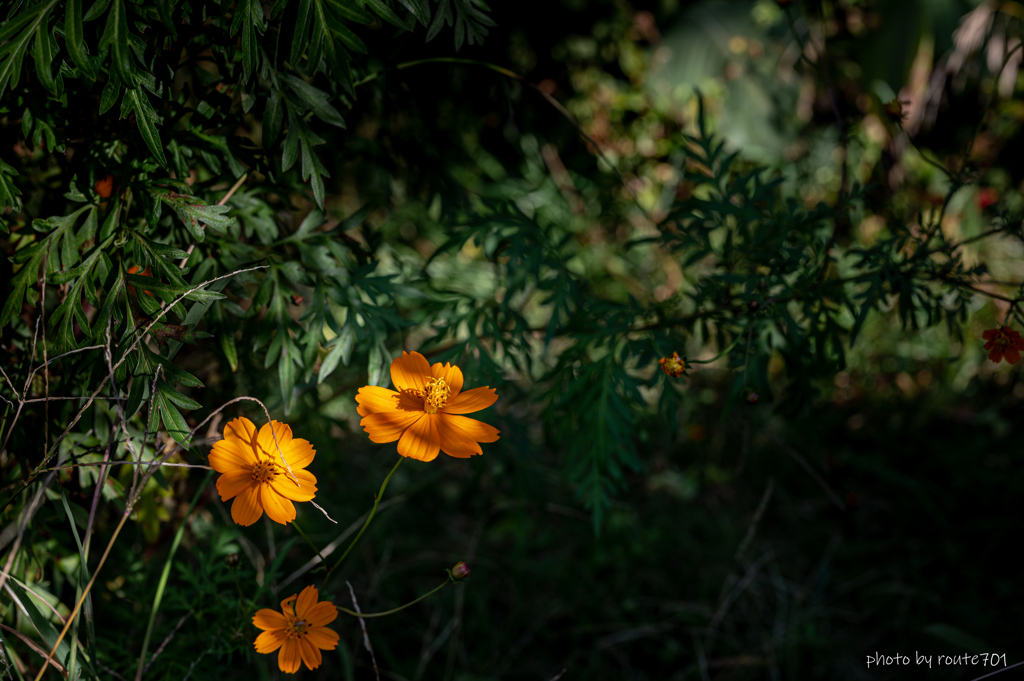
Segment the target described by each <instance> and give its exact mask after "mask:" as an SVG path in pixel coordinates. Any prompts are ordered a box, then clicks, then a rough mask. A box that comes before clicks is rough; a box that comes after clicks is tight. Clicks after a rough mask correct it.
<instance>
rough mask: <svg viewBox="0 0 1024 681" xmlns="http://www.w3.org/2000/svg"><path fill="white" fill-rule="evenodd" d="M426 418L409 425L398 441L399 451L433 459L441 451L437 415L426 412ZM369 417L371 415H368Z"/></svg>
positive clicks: (409, 455)
mask: <svg viewBox="0 0 1024 681" xmlns="http://www.w3.org/2000/svg"><path fill="white" fill-rule="evenodd" d="M423 416H424V418H421V419H420V420H418V421H416V423H414V424H412V425H411V426H409V427H408V428H407V429H406V430H405V432H404V433H402V437H401V439H399V441H398V453H399V454H401V455H402V456H407V457H409V458H410V459H417V460H419V461H433V460H434V459H435V458H437V453H438V452H439V451H441V436H440V435H439V434H438V432H437V415H430V414H424V415H423ZM367 418H369V417H367Z"/></svg>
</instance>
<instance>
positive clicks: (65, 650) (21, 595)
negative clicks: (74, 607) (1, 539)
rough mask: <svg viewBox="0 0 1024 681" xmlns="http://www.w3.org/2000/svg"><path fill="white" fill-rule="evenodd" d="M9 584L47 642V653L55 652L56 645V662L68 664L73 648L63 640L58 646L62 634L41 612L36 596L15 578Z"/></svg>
mask: <svg viewBox="0 0 1024 681" xmlns="http://www.w3.org/2000/svg"><path fill="white" fill-rule="evenodd" d="M7 584H8V585H9V586H10V588H11V591H12V592H13V593H14V595H15V596H16V597H17V599H18V602H19V603H21V607H22V608H24V610H25V612H27V613H28V616H29V619H30V620H32V625H33V626H34V627H35V628H36V631H38V632H39V635H40V636H42V637H43V640H44V641H45V642H46V652H50V651H51V650H53V647H54V646H55V645H56V646H57V652H56V653H55V658H56V660H57V661H58V662H60V663H61V664H66V663H67V659H68V655H69V654H70V653H71V648H70V646H69V645H68V642H67V639H63V640H61V642H60V645H58V644H57V640H58V637H59V636H60V632H59V631H58V630H57V627H55V626H54V625H53V622H51V621H50V619H49V618H48V617H46V616H45V615H43V613H41V612H40V611H39V608H38V607H37V606H36V604H35V602H34V601H33V600H32V599H33V598H34V596H31V595H30V594H29V593H28V592H27V591H25V589H23V588H22V587H21V582H20V581H18V580H17V579H14V578H9V579H8V580H7Z"/></svg>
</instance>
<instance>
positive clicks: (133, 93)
mask: <svg viewBox="0 0 1024 681" xmlns="http://www.w3.org/2000/svg"><path fill="white" fill-rule="evenodd" d="M114 2H115V3H117V2H121V0H114ZM132 111H134V112H135V124H136V126H138V129H139V134H140V135H142V139H143V140H145V142H146V146H147V147H149V150H150V151H151V152H152V154H153V156H154V158H156V160H157V161H159V162H160V165H162V166H164V167H166V166H167V158H166V157H165V156H164V148H163V143H162V142H161V141H160V131H159V129H158V123H159V120H160V117H159V116H157V113H156V110H155V109H153V105H152V104H151V103H150V101H149V97H147V96H146V93H144V92H142V91H141V90H138V89H135V88H127V89H125V93H124V100H123V101H122V103H121V118H127V117H128V113H129V112H132Z"/></svg>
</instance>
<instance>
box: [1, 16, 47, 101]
mask: <svg viewBox="0 0 1024 681" xmlns="http://www.w3.org/2000/svg"><path fill="white" fill-rule="evenodd" d="M56 4H57V0H48V1H46V2H40V3H37V4H35V5H33V6H31V7H29V8H27V9H24V10H22V11H21V12H20V13H19V14H18V15H17V16H16V17H14V18H13V19H11V20H10V21H8V22H7V23H6V24H4V25H3V26H0V98H2V97H3V95H4V91H5V90H6V89H7V88H8V87H11V88H13V87H15V86H16V85H17V84H18V81H19V80H20V78H21V65H22V62H23V61H24V59H25V54H26V52H27V51H28V44H29V42H30V41H31V40H32V38H34V37H35V36H36V30H37V27H38V26H39V25H40V24H43V25H45V24H46V19H47V17H48V15H49V13H50V10H51V9H53V7H54V6H55V5H56Z"/></svg>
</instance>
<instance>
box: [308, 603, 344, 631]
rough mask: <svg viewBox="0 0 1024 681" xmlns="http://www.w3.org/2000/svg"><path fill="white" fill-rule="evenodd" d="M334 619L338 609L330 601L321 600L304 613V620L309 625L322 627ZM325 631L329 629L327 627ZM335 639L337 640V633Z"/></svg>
mask: <svg viewBox="0 0 1024 681" xmlns="http://www.w3.org/2000/svg"><path fill="white" fill-rule="evenodd" d="M336 619H338V609H337V608H336V607H334V603H331V602H330V601H321V602H320V603H317V604H316V605H314V606H313V607H312V608H310V609H309V612H307V613H306V622H308V623H309V626H311V627H323V626H324V625H325V624H330V623H331V622H333V621H334V620H336ZM327 631H330V629H327ZM331 633H334V632H331ZM335 640H337V634H335Z"/></svg>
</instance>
